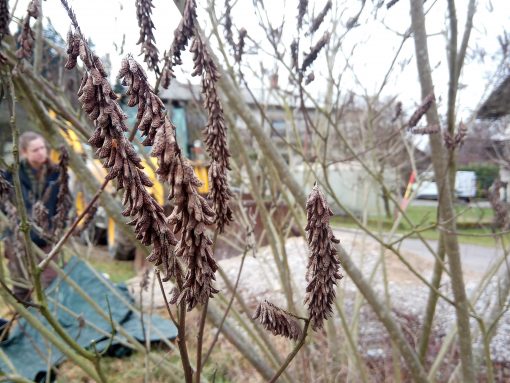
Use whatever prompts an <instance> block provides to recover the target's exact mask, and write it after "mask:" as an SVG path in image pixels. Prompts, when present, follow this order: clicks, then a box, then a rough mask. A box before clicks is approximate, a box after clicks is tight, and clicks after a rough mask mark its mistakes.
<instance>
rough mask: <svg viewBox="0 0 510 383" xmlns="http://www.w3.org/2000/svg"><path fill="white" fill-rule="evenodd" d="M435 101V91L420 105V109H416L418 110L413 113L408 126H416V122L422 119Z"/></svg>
mask: <svg viewBox="0 0 510 383" xmlns="http://www.w3.org/2000/svg"><path fill="white" fill-rule="evenodd" d="M435 101H436V96H434V93H431V94H429V95H428V96H427V97H425V99H424V100H423V102H422V103H421V105H420V106H419V107H418V109H416V111H415V112H414V113H413V115H412V116H411V118H410V119H409V121H408V122H407V126H408V128H414V127H415V126H416V124H418V122H419V121H420V120H421V118H422V117H423V115H424V114H425V113H427V111H428V110H429V109H430V107H431V106H432V103H434V102H435Z"/></svg>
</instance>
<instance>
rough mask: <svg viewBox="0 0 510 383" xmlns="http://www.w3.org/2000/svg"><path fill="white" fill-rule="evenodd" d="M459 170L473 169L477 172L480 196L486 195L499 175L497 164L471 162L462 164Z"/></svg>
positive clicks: (477, 185) (477, 187) (477, 186)
mask: <svg viewBox="0 0 510 383" xmlns="http://www.w3.org/2000/svg"><path fill="white" fill-rule="evenodd" d="M457 170H464V171H472V172H475V174H476V189H477V193H476V194H477V196H478V197H485V196H486V195H487V190H489V187H490V186H491V185H492V183H493V182H494V180H495V179H496V178H497V177H498V174H499V167H498V165H496V164H470V165H463V166H460V167H459V168H458V169H457Z"/></svg>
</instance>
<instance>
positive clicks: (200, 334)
mask: <svg viewBox="0 0 510 383" xmlns="http://www.w3.org/2000/svg"><path fill="white" fill-rule="evenodd" d="M218 232H219V231H218V229H216V230H215V231H214V238H213V245H212V246H213V253H214V251H215V249H216V242H217V240H218ZM208 305H209V298H207V300H206V301H205V304H204V305H203V306H202V313H201V316H200V326H199V329H198V335H197V368H196V377H195V382H196V383H200V374H201V373H202V365H205V360H204V362H203V363H202V346H203V342H204V328H205V320H206V318H207V306H208Z"/></svg>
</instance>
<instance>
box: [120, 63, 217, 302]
mask: <svg viewBox="0 0 510 383" xmlns="http://www.w3.org/2000/svg"><path fill="white" fill-rule="evenodd" d="M119 77H120V78H121V79H122V80H123V82H125V83H126V85H128V86H129V89H128V92H127V94H128V95H130V96H131V97H130V100H129V104H130V105H132V106H134V105H138V108H139V109H138V120H137V127H138V129H140V130H141V131H142V134H143V135H145V136H147V138H146V139H145V140H144V144H146V145H152V146H153V149H152V155H153V156H154V157H156V158H157V159H158V165H159V168H158V170H157V174H158V176H159V178H160V179H161V180H162V181H166V182H168V183H169V184H170V190H171V192H170V196H169V199H171V200H173V202H174V208H173V210H172V213H171V214H170V216H169V217H168V223H169V224H171V225H173V228H174V229H173V232H174V233H175V234H178V233H180V234H181V236H180V240H179V241H178V243H177V246H176V249H175V255H176V256H177V257H181V258H182V259H183V261H184V263H185V265H186V267H187V270H186V275H185V276H184V280H183V283H182V285H181V286H179V287H180V288H181V291H180V293H179V297H178V299H177V300H176V302H180V301H181V300H184V302H186V305H187V307H188V310H191V309H193V308H194V307H195V306H196V305H197V304H198V303H205V302H206V300H207V299H208V298H209V297H212V296H213V294H215V293H216V292H218V290H216V289H215V288H214V287H213V285H212V284H213V281H214V280H215V277H214V273H215V272H216V270H217V268H218V266H217V264H216V261H215V260H214V258H213V256H212V241H211V240H210V239H209V237H208V236H207V235H206V232H205V229H206V227H207V226H210V225H212V223H213V222H214V212H213V210H212V209H211V208H210V207H209V205H208V204H207V201H206V200H205V198H203V197H202V196H201V195H199V194H198V188H199V187H200V186H201V182H200V180H199V179H198V178H197V177H196V176H195V173H194V171H193V167H192V166H191V164H190V163H189V161H188V160H187V159H186V158H184V157H183V156H182V153H181V150H180V148H179V146H178V144H177V140H176V138H175V130H176V129H175V126H173V125H172V123H171V122H170V120H169V118H168V116H167V114H166V111H165V108H164V105H163V102H162V101H161V100H160V99H159V97H158V96H157V95H156V94H155V93H154V91H153V90H152V88H151V87H150V85H149V83H148V82H147V76H146V75H145V73H144V71H143V69H142V68H141V67H140V65H139V64H138V63H137V62H136V61H135V60H134V59H133V58H132V57H130V56H128V58H127V59H125V60H123V62H122V66H121V71H120V73H119ZM174 258H175V257H172V259H171V261H172V262H175V264H171V267H175V268H177V267H178V266H177V261H176V260H175V259H174ZM178 277H179V278H180V276H179V275H178ZM179 278H178V279H179ZM178 283H179V280H178Z"/></svg>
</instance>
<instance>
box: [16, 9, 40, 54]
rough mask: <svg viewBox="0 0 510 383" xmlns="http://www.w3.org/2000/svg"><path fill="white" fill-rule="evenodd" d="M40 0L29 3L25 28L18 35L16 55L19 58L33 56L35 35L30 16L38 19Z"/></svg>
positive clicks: (24, 23)
mask: <svg viewBox="0 0 510 383" xmlns="http://www.w3.org/2000/svg"><path fill="white" fill-rule="evenodd" d="M39 7H40V4H39V0H31V1H30V3H29V4H28V8H27V14H26V16H25V19H24V21H23V29H22V30H21V34H20V35H19V37H18V43H19V48H18V50H17V51H16V57H17V58H19V59H28V58H30V57H31V56H32V49H33V47H34V41H35V35H34V31H33V30H32V28H31V27H30V18H34V19H37V18H38V17H39Z"/></svg>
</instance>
